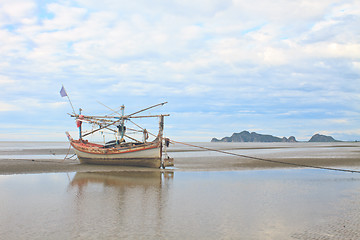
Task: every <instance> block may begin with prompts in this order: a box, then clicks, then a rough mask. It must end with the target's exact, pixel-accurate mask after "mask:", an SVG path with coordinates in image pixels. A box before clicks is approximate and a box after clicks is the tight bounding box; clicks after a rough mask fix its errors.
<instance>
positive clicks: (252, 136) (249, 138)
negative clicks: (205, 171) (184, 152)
mask: <svg viewBox="0 0 360 240" xmlns="http://www.w3.org/2000/svg"><path fill="white" fill-rule="evenodd" d="M211 142H298V141H297V140H296V138H295V137H294V136H290V137H289V138H286V137H282V138H280V137H275V136H272V135H268V134H259V133H256V132H251V133H250V132H248V131H242V132H240V133H233V134H232V135H231V137H223V138H221V139H217V138H213V139H211ZM309 142H340V141H339V140H335V139H334V138H333V137H331V136H325V135H321V134H318V133H317V134H315V135H313V136H312V137H311V139H310V140H309Z"/></svg>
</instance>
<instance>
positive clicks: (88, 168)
mask: <svg viewBox="0 0 360 240" xmlns="http://www.w3.org/2000/svg"><path fill="white" fill-rule="evenodd" d="M204 144H205V145H206V143H203V145H204ZM206 146H207V147H209V148H214V149H221V150H225V151H229V152H232V153H237V154H242V155H246V156H252V157H258V158H262V159H269V160H275V161H281V162H284V163H290V164H299V165H311V166H317V167H340V168H344V169H356V170H359V169H360V143H358V142H354V143H319V144H308V143H302V144H296V143H295V144H269V143H256V144H246V143H243V144H241V143H237V144H232V143H221V144H209V143H207V145H206ZM68 152H69V154H68V156H71V155H73V151H72V149H71V150H70V151H69V149H65V148H58V149H48V148H47V149H41V148H39V149H23V150H21V151H10V150H2V151H0V174H25V173H51V172H94V171H105V172H106V171H130V170H134V169H136V170H137V171H139V170H140V171H159V170H158V169H150V168H139V167H124V166H104V165H89V164H80V163H79V161H78V160H76V159H74V158H73V159H65V160H64V156H65V155H66V154H67V153H68ZM168 155H169V156H171V157H173V158H174V162H175V167H174V168H170V169H166V170H161V171H167V170H171V171H238V170H250V169H270V168H296V167H299V166H295V165H294V166H293V165H289V164H281V163H272V162H266V161H261V160H255V159H250V158H246V157H237V156H231V155H226V154H223V153H217V152H211V151H203V150H201V149H197V148H186V147H185V148H184V147H182V146H177V147H173V148H170V149H169V151H168ZM19 156H22V157H21V158H20V157H19ZM39 156H41V158H40V157H39ZM47 156H48V157H47ZM60 156H62V157H60Z"/></svg>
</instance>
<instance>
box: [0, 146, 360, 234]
mask: <svg viewBox="0 0 360 240" xmlns="http://www.w3.org/2000/svg"><path fill="white" fill-rule="evenodd" d="M193 144H194V145H200V146H203V147H207V148H212V149H221V150H224V151H228V152H231V153H237V154H243V155H248V156H257V157H261V158H274V157H277V159H280V158H281V157H284V158H292V157H293V158H303V159H307V158H309V159H310V158H311V159H316V158H322V159H330V160H331V158H336V159H346V158H352V159H355V160H356V159H358V160H359V162H360V144H359V143H313V144H310V143H295V144H294V143H193ZM68 147H69V144H68V143H66V142H0V166H1V161H5V160H7V161H8V160H9V159H12V160H13V161H17V160H19V159H20V160H21V159H40V160H41V159H48V160H53V161H59V160H61V159H63V158H64V157H65V156H66V155H68V154H67V153H68ZM167 153H168V155H169V156H171V157H173V158H174V162H175V166H174V167H172V168H168V169H166V170H160V169H153V170H149V169H146V170H145V169H143V168H126V167H124V168H123V169H121V170H119V169H117V170H116V171H88V172H87V171H85V172H84V171H79V172H56V173H28V174H3V175H0V236H1V239H360V173H358V172H357V171H359V170H360V163H359V164H354V163H352V164H351V165H347V163H339V164H338V165H337V166H335V167H334V166H332V167H333V168H337V169H352V170H355V172H353V173H351V172H343V171H336V170H326V169H314V168H304V167H285V166H284V167H275V168H269V167H263V168H262V167H254V168H243V167H241V166H240V167H239V166H238V165H234V161H236V157H231V159H230V158H229V159H228V158H226V157H225V156H224V154H223V153H219V152H213V151H205V150H204V149H198V148H192V147H189V146H185V145H175V146H171V147H170V148H169V149H168V151H167ZM228 161H229V162H231V164H229V163H228ZM239 161H240V160H239ZM355 162H356V161H355Z"/></svg>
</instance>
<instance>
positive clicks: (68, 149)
mask: <svg viewBox="0 0 360 240" xmlns="http://www.w3.org/2000/svg"><path fill="white" fill-rule="evenodd" d="M70 149H71V144H69V149H68V152H67V154H66V156H65V157H64V159H63V160H62V161H63V162H64V161H65V160H66V159H71V158H72V157H73V156H75V155H76V154H73V155H72V156H71V157H69V158H68V157H67V156H68V155H69V153H70Z"/></svg>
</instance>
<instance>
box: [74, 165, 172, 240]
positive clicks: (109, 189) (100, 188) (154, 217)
mask: <svg viewBox="0 0 360 240" xmlns="http://www.w3.org/2000/svg"><path fill="white" fill-rule="evenodd" d="M173 177H174V172H169V171H166V172H162V171H121V172H86V173H82V172H80V173H76V175H75V176H74V177H73V179H72V181H71V182H70V185H69V188H68V191H73V194H71V195H72V196H76V198H75V201H74V204H73V208H74V209H73V214H74V217H75V218H76V225H77V226H76V228H75V229H76V230H75V229H74V230H75V231H76V232H77V233H78V234H79V236H81V237H85V238H87V237H90V238H91V236H92V234H95V233H96V235H98V234H99V231H101V232H106V234H105V235H104V236H107V237H109V236H114V237H116V238H119V237H120V238H124V237H127V236H131V237H135V238H138V237H139V238H141V236H143V235H144V234H146V235H147V236H149V237H150V238H151V237H156V236H157V235H158V234H159V232H161V229H163V228H165V227H166V226H165V225H166V224H165V223H164V222H163V220H162V219H164V216H165V215H168V213H166V211H167V210H166V206H167V205H168V198H169V196H168V195H169V190H170V189H171V186H172V180H173ZM89 226H94V228H93V231H94V232H92V231H89ZM84 234H85V235H84ZM98 236H99V235H98Z"/></svg>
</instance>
